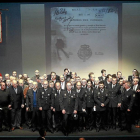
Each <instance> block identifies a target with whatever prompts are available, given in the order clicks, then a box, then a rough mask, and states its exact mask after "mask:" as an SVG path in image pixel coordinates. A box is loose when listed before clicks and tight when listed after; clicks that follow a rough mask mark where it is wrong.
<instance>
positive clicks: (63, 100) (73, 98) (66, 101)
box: [59, 90, 78, 135]
mask: <svg viewBox="0 0 140 140" xmlns="http://www.w3.org/2000/svg"><path fill="white" fill-rule="evenodd" d="M59 101H60V108H61V110H63V109H64V110H65V111H66V113H65V114H64V115H63V128H64V132H65V133H67V134H68V132H70V131H71V129H72V126H73V121H72V118H73V117H72V116H73V112H74V110H76V111H77V110H78V98H77V93H76V92H75V91H74V90H71V91H70V93H68V91H64V92H63V93H62V94H60V100H59ZM68 123H69V124H68ZM68 126H69V127H68ZM67 134H66V135H67Z"/></svg>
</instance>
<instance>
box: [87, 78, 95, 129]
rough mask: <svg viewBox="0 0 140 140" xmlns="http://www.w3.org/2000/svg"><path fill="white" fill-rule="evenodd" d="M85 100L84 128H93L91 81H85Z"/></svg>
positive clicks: (92, 90) (92, 89) (92, 91)
mask: <svg viewBox="0 0 140 140" xmlns="http://www.w3.org/2000/svg"><path fill="white" fill-rule="evenodd" d="M85 100H86V112H87V115H86V119H85V120H86V130H88V129H89V130H92V129H93V122H94V120H93V107H94V88H93V87H92V81H91V80H88V81H87V88H86V90H85Z"/></svg>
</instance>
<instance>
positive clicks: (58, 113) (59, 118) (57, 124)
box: [52, 89, 64, 131]
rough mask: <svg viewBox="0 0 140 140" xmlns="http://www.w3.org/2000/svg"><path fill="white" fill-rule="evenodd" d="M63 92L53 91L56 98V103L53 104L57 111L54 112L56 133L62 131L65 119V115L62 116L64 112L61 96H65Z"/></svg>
mask: <svg viewBox="0 0 140 140" xmlns="http://www.w3.org/2000/svg"><path fill="white" fill-rule="evenodd" d="M63 92H64V91H63V90H61V89H60V90H57V89H56V90H55V91H53V93H52V94H53V97H54V103H53V108H54V109H55V112H54V120H55V128H56V131H59V130H60V129H62V119H63V115H62V110H61V108H60V102H59V100H60V94H63Z"/></svg>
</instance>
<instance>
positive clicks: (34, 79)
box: [31, 70, 40, 81]
mask: <svg viewBox="0 0 140 140" xmlns="http://www.w3.org/2000/svg"><path fill="white" fill-rule="evenodd" d="M38 77H40V75H39V70H35V76H34V77H32V78H31V79H32V80H33V81H37V78H38Z"/></svg>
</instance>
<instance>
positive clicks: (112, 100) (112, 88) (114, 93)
mask: <svg viewBox="0 0 140 140" xmlns="http://www.w3.org/2000/svg"><path fill="white" fill-rule="evenodd" d="M107 89H108V91H109V92H108V98H109V107H108V127H109V128H111V127H112V128H113V129H116V117H117V106H118V92H119V89H120V84H117V77H114V78H113V79H112V83H111V84H109V85H108V87H107Z"/></svg>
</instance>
